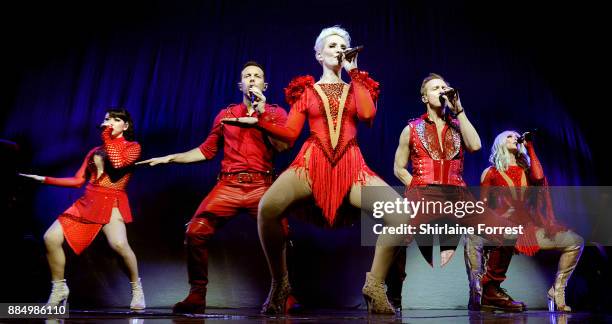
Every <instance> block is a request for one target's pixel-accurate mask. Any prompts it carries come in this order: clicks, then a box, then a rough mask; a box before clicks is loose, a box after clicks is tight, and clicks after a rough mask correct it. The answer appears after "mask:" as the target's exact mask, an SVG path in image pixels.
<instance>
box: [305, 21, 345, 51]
mask: <svg viewBox="0 0 612 324" xmlns="http://www.w3.org/2000/svg"><path fill="white" fill-rule="evenodd" d="M332 35H338V36H340V37H342V38H344V40H345V41H346V46H347V47H351V35H349V33H348V32H347V31H346V29H344V28H342V27H340V25H335V26H332V27H327V28H323V30H321V33H320V34H319V37H317V40H316V41H315V45H314V50H315V52H316V53H318V52H321V51H322V50H323V42H324V41H325V38H327V37H329V36H332Z"/></svg>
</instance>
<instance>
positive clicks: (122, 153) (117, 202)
mask: <svg viewBox="0 0 612 324" xmlns="http://www.w3.org/2000/svg"><path fill="white" fill-rule="evenodd" d="M111 132H112V129H111V128H106V129H105V130H104V131H103V132H102V140H103V143H104V144H103V145H102V146H98V147H95V148H93V149H92V150H91V151H89V153H88V154H87V156H86V157H85V160H84V161H83V164H82V165H81V167H80V168H79V170H78V171H77V172H76V174H75V175H74V176H73V177H69V178H52V177H45V180H44V183H46V184H50V185H56V186H62V187H73V188H80V187H81V186H83V184H84V183H85V181H86V180H87V177H89V184H88V185H87V187H86V188H85V194H84V195H83V196H82V197H81V198H79V199H78V200H77V201H76V202H75V203H74V204H72V206H70V207H69V208H68V209H67V210H66V211H64V212H63V213H62V214H61V215H60V217H59V219H58V220H59V222H60V224H61V225H62V229H63V231H64V237H66V241H67V242H68V245H70V247H71V248H72V249H73V250H74V252H75V253H76V254H80V253H81V252H83V250H85V248H87V247H88V246H89V244H91V242H92V241H93V240H94V238H95V237H96V235H97V234H98V232H99V231H100V229H101V228H102V226H103V225H104V224H108V222H109V221H110V217H111V212H112V209H113V208H114V207H116V208H118V209H119V212H121V217H122V218H123V221H124V222H125V223H130V222H131V221H132V212H131V211H130V205H129V201H128V197H127V194H126V192H125V187H126V186H127V184H128V182H129V180H130V178H131V176H132V171H133V170H132V167H133V165H134V162H136V160H138V158H139V157H140V151H141V148H140V144H138V143H137V142H130V141H128V140H126V139H125V138H124V137H119V138H112V137H111ZM96 158H102V159H104V168H103V170H98V168H97V167H96V164H95V159H96ZM99 172H100V174H98V173H99Z"/></svg>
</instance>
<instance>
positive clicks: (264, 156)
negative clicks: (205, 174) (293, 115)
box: [200, 103, 287, 172]
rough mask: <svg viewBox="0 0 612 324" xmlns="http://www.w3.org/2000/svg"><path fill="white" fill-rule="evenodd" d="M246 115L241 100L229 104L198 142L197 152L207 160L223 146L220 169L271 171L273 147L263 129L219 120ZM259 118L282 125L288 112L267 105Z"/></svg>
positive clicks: (231, 170) (275, 106)
mask: <svg viewBox="0 0 612 324" xmlns="http://www.w3.org/2000/svg"><path fill="white" fill-rule="evenodd" d="M247 116H248V115H247V107H246V105H245V104H244V103H241V104H233V105H229V106H228V107H227V108H225V109H223V110H221V111H220V112H219V114H218V115H217V117H216V118H215V122H214V124H213V127H212V130H211V131H210V134H209V135H208V137H207V138H206V140H205V141H204V142H203V143H202V144H201V145H200V151H202V154H204V156H205V157H206V159H207V160H210V159H212V158H213V157H214V156H215V155H216V154H217V152H218V150H219V148H220V147H223V160H222V161H221V172H268V171H272V168H273V165H272V158H273V156H274V147H273V146H272V144H270V140H269V139H268V134H266V132H264V131H262V129H261V128H259V127H257V126H253V127H240V126H234V125H228V124H222V123H221V119H223V118H236V117H247ZM252 116H257V114H253V115H252ZM258 117H259V119H260V120H265V121H266V122H269V123H273V124H276V125H279V126H283V125H285V122H286V121H287V112H286V111H285V110H284V109H283V108H281V107H279V106H277V105H269V104H266V111H265V112H264V113H263V114H261V115H259V116H258Z"/></svg>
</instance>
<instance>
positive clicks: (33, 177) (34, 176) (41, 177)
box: [19, 173, 45, 182]
mask: <svg viewBox="0 0 612 324" xmlns="http://www.w3.org/2000/svg"><path fill="white" fill-rule="evenodd" d="M19 175H20V176H22V177H26V178H30V179H34V180H36V181H38V182H43V181H45V177H43V176H39V175H35V174H26V173H19Z"/></svg>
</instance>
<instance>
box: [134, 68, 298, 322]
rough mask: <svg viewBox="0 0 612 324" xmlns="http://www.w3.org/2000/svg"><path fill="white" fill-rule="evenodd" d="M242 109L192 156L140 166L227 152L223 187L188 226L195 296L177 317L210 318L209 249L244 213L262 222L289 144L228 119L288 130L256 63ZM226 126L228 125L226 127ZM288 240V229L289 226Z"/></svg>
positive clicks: (245, 76)
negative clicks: (262, 205)
mask: <svg viewBox="0 0 612 324" xmlns="http://www.w3.org/2000/svg"><path fill="white" fill-rule="evenodd" d="M238 86H239V88H240V91H241V92H242V95H243V96H242V97H243V98H242V103H240V104H231V105H229V106H228V107H227V108H225V109H223V110H221V111H220V112H219V114H218V115H217V117H216V118H215V121H214V124H213V127H212V130H211V131H210V134H209V135H208V137H207V138H206V140H205V141H204V142H203V143H202V144H201V145H200V146H199V147H197V148H194V149H192V150H190V151H187V152H183V153H178V154H170V155H167V156H163V157H157V158H152V159H149V160H146V161H141V162H138V163H137V164H149V165H151V166H153V165H157V164H162V163H170V162H175V163H191V162H198V161H204V160H210V159H212V158H213V157H214V156H215V155H216V154H217V152H218V150H219V148H223V160H222V161H221V173H220V175H219V181H218V182H217V184H216V185H215V187H214V188H213V189H212V191H211V192H210V193H209V194H208V195H207V196H206V197H205V198H204V200H203V201H202V203H201V204H200V206H199V207H198V209H197V211H196V212H195V214H194V216H193V218H192V219H191V221H190V222H189V223H188V225H187V232H186V240H185V241H186V244H187V257H188V259H187V269H188V273H189V283H190V285H191V289H190V291H189V295H188V296H187V297H186V298H185V299H184V300H183V301H181V302H178V303H176V304H175V305H174V307H173V312H175V313H204V311H205V309H206V286H207V284H208V243H209V241H210V239H211V238H212V236H213V235H214V234H215V232H216V231H217V229H219V228H220V227H221V226H223V225H224V224H225V223H227V221H229V220H230V219H231V218H232V217H234V216H235V215H237V214H238V212H239V211H240V210H246V211H247V212H248V213H249V215H251V216H252V217H254V218H255V217H257V206H258V204H259V200H260V198H261V196H263V194H264V193H265V192H266V190H268V188H269V187H270V185H271V184H272V182H273V173H272V169H273V165H272V158H273V155H274V152H275V151H282V150H284V149H286V148H287V147H288V145H287V144H285V143H284V142H281V141H279V140H275V139H273V138H271V137H269V136H268V135H267V134H266V133H265V132H264V131H263V130H262V129H260V128H257V127H249V128H244V127H237V126H233V125H231V124H230V122H227V119H236V120H237V119H238V118H241V117H242V118H244V117H254V116H258V118H259V119H263V120H266V121H269V122H271V123H274V124H278V125H284V124H285V121H286V120H287V113H286V112H285V110H283V108H281V107H279V106H277V105H271V104H267V103H266V97H265V96H264V95H263V91H265V90H266V88H267V87H268V84H267V83H266V82H265V79H264V71H263V68H262V67H261V65H259V64H258V63H256V62H253V61H250V62H247V63H246V64H245V65H244V67H243V69H242V72H241V82H239V83H238ZM224 121H225V122H224ZM284 225H285V226H284V228H285V234H287V223H286V222H285V223H284Z"/></svg>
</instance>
